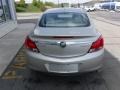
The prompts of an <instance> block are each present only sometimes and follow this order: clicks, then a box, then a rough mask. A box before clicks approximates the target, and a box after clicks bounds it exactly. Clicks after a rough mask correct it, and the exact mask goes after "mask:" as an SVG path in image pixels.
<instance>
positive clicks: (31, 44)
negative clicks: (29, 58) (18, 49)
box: [25, 37, 39, 52]
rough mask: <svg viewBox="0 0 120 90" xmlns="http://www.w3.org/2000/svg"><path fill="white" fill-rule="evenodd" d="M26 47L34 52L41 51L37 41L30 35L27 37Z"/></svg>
mask: <svg viewBox="0 0 120 90" xmlns="http://www.w3.org/2000/svg"><path fill="white" fill-rule="evenodd" d="M25 47H26V48H27V49H29V50H31V51H33V52H39V50H38V48H37V46H36V44H35V42H34V41H32V40H31V39H30V38H29V37H27V38H26V40H25Z"/></svg>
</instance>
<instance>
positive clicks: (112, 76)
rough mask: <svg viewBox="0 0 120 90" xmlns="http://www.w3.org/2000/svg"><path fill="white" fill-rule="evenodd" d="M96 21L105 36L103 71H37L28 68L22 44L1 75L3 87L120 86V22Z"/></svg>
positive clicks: (65, 89)
mask: <svg viewBox="0 0 120 90" xmlns="http://www.w3.org/2000/svg"><path fill="white" fill-rule="evenodd" d="M93 21H94V23H95V26H96V29H97V30H98V31H100V32H101V33H102V34H103V36H104V38H105V57H104V59H103V68H102V71H101V72H90V73H84V74H81V75H79V76H54V75H53V76H51V75H46V74H42V73H39V72H36V73H35V72H32V71H31V70H29V69H28V68H27V66H26V57H25V52H24V47H22V48H21V49H20V51H19V52H18V54H17V56H16V57H15V58H14V60H13V62H11V64H10V65H9V66H8V68H7V69H6V70H5V72H4V73H3V75H2V77H1V78H0V90H120V26H117V25H113V24H110V23H106V22H103V21H99V20H96V19H94V18H93ZM111 22H112V21H111Z"/></svg>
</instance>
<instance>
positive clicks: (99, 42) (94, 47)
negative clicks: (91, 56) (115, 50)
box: [89, 36, 104, 52]
mask: <svg viewBox="0 0 120 90" xmlns="http://www.w3.org/2000/svg"><path fill="white" fill-rule="evenodd" d="M103 46H104V39H103V37H102V36H100V37H99V38H98V40H96V41H95V42H93V43H92V46H91V48H90V50H89V52H95V51H97V50H100V49H102V48H103Z"/></svg>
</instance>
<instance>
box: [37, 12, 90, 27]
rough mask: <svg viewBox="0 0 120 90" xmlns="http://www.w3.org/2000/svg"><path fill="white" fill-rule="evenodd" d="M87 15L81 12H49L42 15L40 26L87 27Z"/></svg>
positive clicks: (88, 23)
mask: <svg viewBox="0 0 120 90" xmlns="http://www.w3.org/2000/svg"><path fill="white" fill-rule="evenodd" d="M89 25H90V22H89V19H88V16H87V15H86V14H83V13H49V14H45V15H43V16H42V19H41V20H40V23H39V26H40V27H87V26H89Z"/></svg>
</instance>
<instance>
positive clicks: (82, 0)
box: [15, 0, 91, 3]
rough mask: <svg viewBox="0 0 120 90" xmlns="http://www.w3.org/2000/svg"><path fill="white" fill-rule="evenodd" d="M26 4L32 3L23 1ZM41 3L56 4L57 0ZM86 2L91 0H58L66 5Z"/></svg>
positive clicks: (28, 0) (29, 0)
mask: <svg viewBox="0 0 120 90" xmlns="http://www.w3.org/2000/svg"><path fill="white" fill-rule="evenodd" d="M15 1H19V0H15ZM25 1H26V2H27V3H30V2H32V0H25ZM41 1H44V2H45V1H48V2H54V3H58V0H41ZM88 1H91V0H59V2H60V3H66V2H69V3H78V2H79V3H85V2H88Z"/></svg>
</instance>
